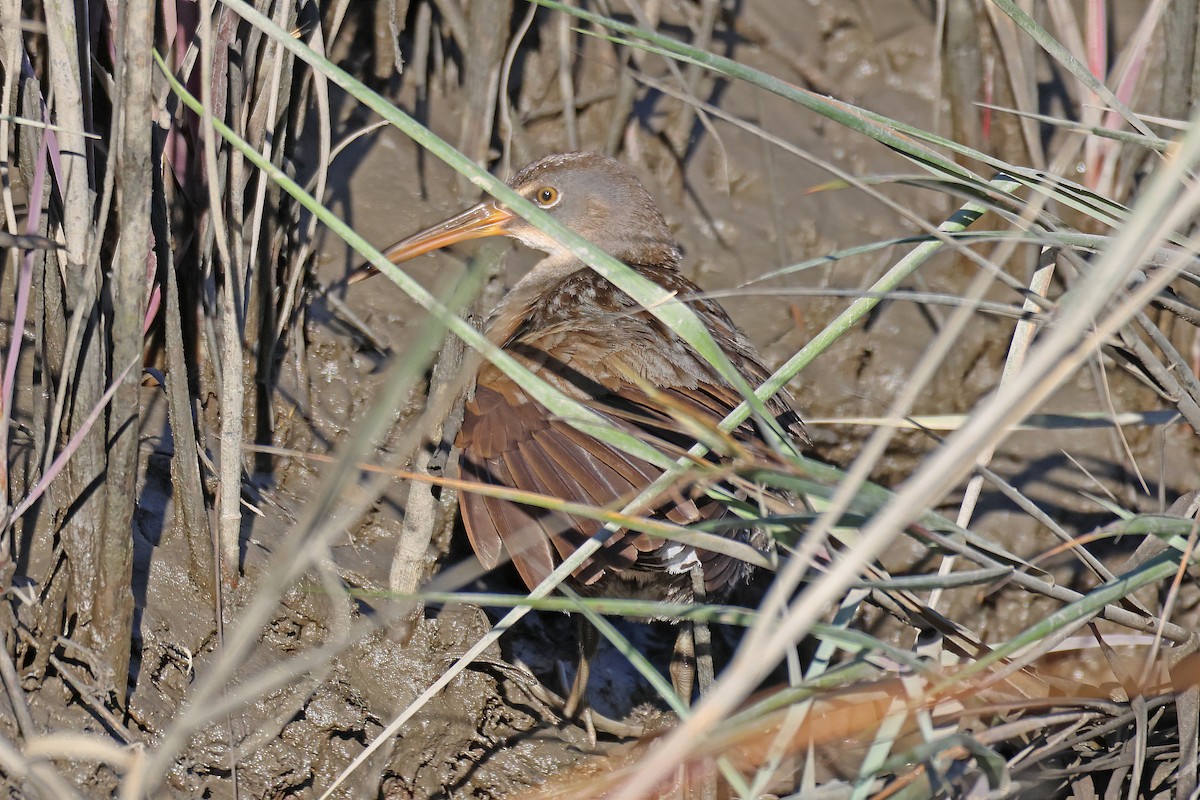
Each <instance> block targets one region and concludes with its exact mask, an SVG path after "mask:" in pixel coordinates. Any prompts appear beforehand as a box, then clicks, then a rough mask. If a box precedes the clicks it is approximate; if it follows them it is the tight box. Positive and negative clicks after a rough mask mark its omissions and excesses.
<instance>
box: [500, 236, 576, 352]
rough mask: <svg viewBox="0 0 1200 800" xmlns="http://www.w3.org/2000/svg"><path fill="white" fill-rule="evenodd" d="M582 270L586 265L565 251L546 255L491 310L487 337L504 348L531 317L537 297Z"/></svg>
mask: <svg viewBox="0 0 1200 800" xmlns="http://www.w3.org/2000/svg"><path fill="white" fill-rule="evenodd" d="M581 269H587V267H586V265H585V264H584V263H583V262H582V261H580V260H579V259H577V258H575V256H573V255H571V254H570V253H568V252H567V251H565V250H564V251H562V252H558V253H551V254H549V255H547V256H546V257H545V258H543V259H542V260H541V261H539V262H538V263H537V264H536V265H535V266H534V267H533V269H531V270H529V272H527V273H525V275H524V276H523V277H522V278H521V280H519V281H517V283H516V285H515V286H513V287H512V289H510V290H509V292H508V294H506V295H505V296H504V299H503V300H501V301H500V304H499V305H497V306H496V309H495V310H494V311H493V312H492V313H491V316H490V317H489V318H488V322H487V336H488V338H489V339H491V340H492V341H493V342H495V343H496V344H497V345H500V346H501V347H503V346H504V345H505V344H507V343H508V342H509V341H511V340H512V339H513V337H515V336H516V334H517V332H518V331H519V330H520V328H521V326H522V325H523V324H524V323H525V321H526V320H527V319H529V316H530V313H531V312H532V310H533V308H534V306H535V305H536V304H537V302H538V298H540V297H541V296H542V295H543V294H545V293H546V292H547V291H549V290H550V289H552V288H553V287H555V286H557V285H558V284H560V283H562V282H563V281H564V280H565V279H566V278H568V277H570V276H571V275H573V274H575V273H576V272H578V271H579V270H581Z"/></svg>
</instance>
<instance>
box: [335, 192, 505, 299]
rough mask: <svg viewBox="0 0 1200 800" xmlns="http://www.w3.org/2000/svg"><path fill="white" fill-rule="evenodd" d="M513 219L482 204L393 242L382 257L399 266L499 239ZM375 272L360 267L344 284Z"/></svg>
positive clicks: (490, 204) (491, 205)
mask: <svg viewBox="0 0 1200 800" xmlns="http://www.w3.org/2000/svg"><path fill="white" fill-rule="evenodd" d="M514 218H515V215H514V214H513V213H512V212H511V211H509V210H508V209H506V208H503V207H502V206H500V205H499V204H498V203H497V202H496V201H495V200H485V201H483V202H482V203H480V204H479V205H477V206H473V207H471V208H468V209H467V210H466V211H464V212H462V213H461V214H456V215H455V216H453V217H451V218H450V219H448V220H446V221H445V222H439V223H438V224H437V225H433V226H432V227H429V228H426V229H425V230H423V231H421V232H420V233H414V234H413V235H412V236H409V237H408V238H407V239H404V240H402V241H399V242H396V243H395V244H394V245H392V246H391V247H389V248H388V249H386V250H384V251H383V254H384V255H385V256H386V257H387V259H388V261H391V262H392V263H393V264H402V263H404V262H405V261H408V260H409V259H410V258H416V257H417V256H419V255H424V254H425V253H429V252H432V251H434V250H440V249H441V248H443V247H448V246H449V245H452V244H457V243H459V242H465V241H468V240H470V239H482V238H483V237H485V236H503V235H504V234H505V233H507V231H506V230H505V226H506V225H507V224H508V223H509V222H510V221H512V220H513V219H514ZM378 272H379V270H377V269H375V267H373V266H371V265H370V264H364V265H363V266H361V267H359V268H358V269H357V270H355V271H354V272H352V273H350V277H349V278H347V279H346V283H348V284H355V283H358V282H359V281H362V280H366V279H367V278H369V277H371V276H372V275H375V274H376V273H378Z"/></svg>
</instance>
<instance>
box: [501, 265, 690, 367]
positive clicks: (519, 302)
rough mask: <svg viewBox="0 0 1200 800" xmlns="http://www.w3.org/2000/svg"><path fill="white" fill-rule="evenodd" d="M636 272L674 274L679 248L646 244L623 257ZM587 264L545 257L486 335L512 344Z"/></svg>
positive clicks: (516, 289)
mask: <svg viewBox="0 0 1200 800" xmlns="http://www.w3.org/2000/svg"><path fill="white" fill-rule="evenodd" d="M621 260H622V261H624V262H625V263H626V264H627V265H629V266H630V267H632V268H633V269H639V268H656V270H657V269H666V270H670V271H674V270H675V269H677V268H678V266H679V262H680V260H681V257H680V253H679V249H678V248H677V247H675V246H674V245H673V244H660V243H649V242H648V243H647V245H646V246H645V247H642V248H637V249H636V250H635V251H633V252H631V253H627V254H626V255H625V256H624V257H623V258H621ZM587 268H588V267H587V265H586V264H584V263H583V262H582V261H580V260H579V259H578V258H576V257H575V256H574V255H572V254H571V253H569V252H567V251H566V250H563V251H558V252H552V253H550V254H549V255H547V256H546V257H545V258H543V259H542V260H541V261H539V262H538V263H537V265H536V266H534V268H533V269H531V270H530V271H529V272H527V273H526V274H525V276H524V277H522V278H521V279H520V280H519V281H517V283H516V285H515V286H513V288H512V289H511V290H510V291H509V292H508V294H507V295H505V297H504V299H503V300H501V301H500V304H499V305H498V306H496V309H495V311H493V312H492V314H491V316H490V317H489V320H488V324H487V335H488V338H490V339H491V340H492V341H493V342H495V343H496V344H497V345H500V346H501V347H503V346H504V345H505V344H507V343H508V342H510V341H512V340H513V339H514V338H515V337H516V336H517V335H518V334H519V333H520V331H521V329H522V327H523V326H524V325H525V323H526V322H527V321H528V320H529V319H530V318H531V317H532V316H534V313H535V312H536V311H537V310H538V309H539V308H540V307H541V306H542V305H543V304H544V301H545V298H546V297H547V296H548V295H550V294H552V293H553V292H554V290H555V289H556V288H558V287H559V286H560V285H561V284H562V283H563V281H565V280H567V279H568V278H570V277H571V276H572V275H574V274H575V273H577V272H579V271H580V270H585V269H587Z"/></svg>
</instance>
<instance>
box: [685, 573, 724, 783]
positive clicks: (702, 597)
mask: <svg viewBox="0 0 1200 800" xmlns="http://www.w3.org/2000/svg"><path fill="white" fill-rule="evenodd" d="M691 572H692V602H694V603H705V602H707V601H708V594H707V592H706V591H705V588H704V570H703V569H702V568H701V566H700V565H699V564H697V565H695V566H694V567H692V570H691ZM687 625H688V627H689V628H690V629H691V640H692V669H693V673H694V675H695V678H696V680H697V682H698V683H699V684H700V696H701V697H704V695H706V694H708V692H709V690H710V689H712V685H713V681H714V679H715V676H714V675H713V660H712V631H710V630H709V627H708V623H707V622H705V621H704V620H698V621H696V622H691V623H687ZM691 700H692V698H691V687H689V691H688V695H687V696H686V697H685V698H684V701H685V702H687V703H688V704H689V705H690V704H691ZM685 769H686V772H685V776H686V777H685V786H686V787H687V795H688V797H692V798H695V800H716V798H717V773H716V764H715V762H714V761H713V760H712V759H710V758H701V759H699V760H698V761H697V762H696V763H695V764H694V765H692V766H691V767H687V768H685Z"/></svg>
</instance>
